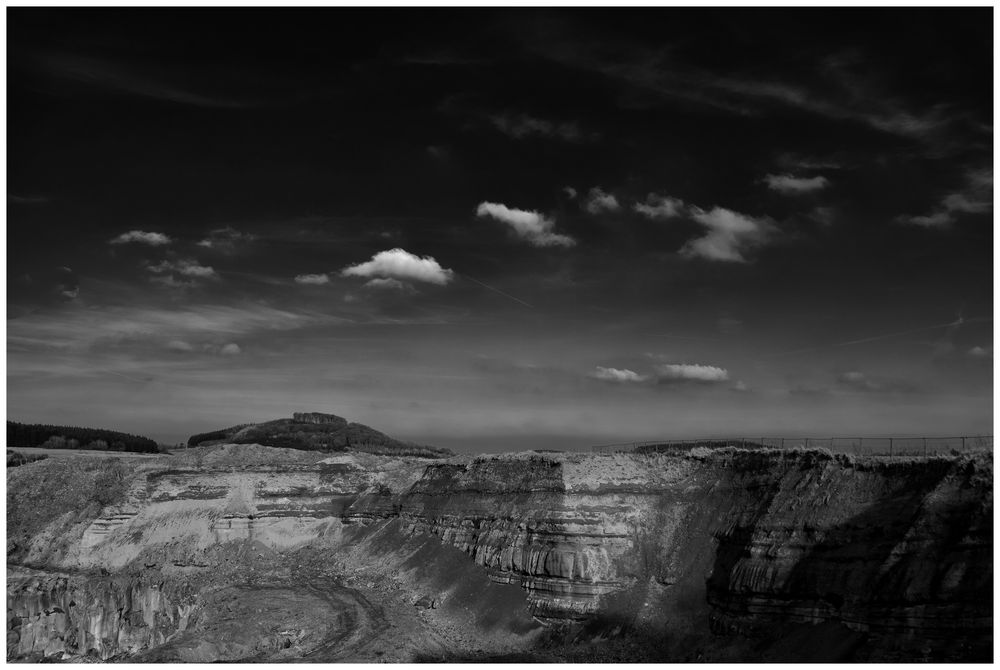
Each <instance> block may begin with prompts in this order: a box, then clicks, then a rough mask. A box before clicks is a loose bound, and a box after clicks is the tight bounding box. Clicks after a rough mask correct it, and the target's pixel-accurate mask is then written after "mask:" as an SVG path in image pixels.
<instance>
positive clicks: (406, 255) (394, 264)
mask: <svg viewBox="0 0 1000 670" xmlns="http://www.w3.org/2000/svg"><path fill="white" fill-rule="evenodd" d="M340 274H341V276H343V277H381V278H389V279H402V280H412V281H420V282H426V283H429V284H437V285H439V286H443V285H445V284H447V283H448V282H450V281H451V279H452V276H453V274H454V273H453V272H452V271H451V270H448V269H446V268H443V267H441V264H440V263H438V262H437V261H436V260H434V258H432V257H431V256H424V257H423V258H421V257H420V256H416V255H414V254H411V253H410V252H408V251H406V250H404V249H400V248H399V247H397V248H395V249H389V250H388V251H380V252H378V253H377V254H375V255H374V256H372V258H371V260H370V261H366V262H364V263H358V264H357V265H350V266H348V267H346V268H344V269H343V270H341V271H340Z"/></svg>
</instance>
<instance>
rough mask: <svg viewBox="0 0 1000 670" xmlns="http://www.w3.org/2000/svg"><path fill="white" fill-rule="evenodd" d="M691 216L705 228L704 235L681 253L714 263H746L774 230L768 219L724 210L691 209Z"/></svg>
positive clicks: (717, 208)
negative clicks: (750, 252) (752, 251)
mask: <svg viewBox="0 0 1000 670" xmlns="http://www.w3.org/2000/svg"><path fill="white" fill-rule="evenodd" d="M691 212H692V214H691V216H692V218H693V219H694V220H695V221H697V222H698V223H700V224H702V225H703V226H705V228H706V229H707V232H706V233H705V235H704V236H702V237H699V238H697V239H694V240H691V241H689V242H688V243H687V244H685V245H684V247H683V248H681V254H682V255H684V256H689V257H693V258H694V257H697V258H705V259H708V260H713V261H729V262H734V263H745V262H746V261H747V256H746V255H747V253H748V252H749V251H750V250H752V249H754V248H756V247H758V246H760V245H761V244H763V242H764V241H765V240H766V239H767V237H768V236H769V235H770V233H771V231H772V230H773V228H774V225H773V222H772V221H771V220H770V219H769V218H766V217H764V218H755V217H752V216H748V215H746V214H740V213H739V212H734V211H732V210H728V209H725V208H723V207H715V208H713V209H712V210H711V211H707V212H706V211H705V210H702V209H700V208H698V207H692V208H691Z"/></svg>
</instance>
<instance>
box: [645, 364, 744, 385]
mask: <svg viewBox="0 0 1000 670" xmlns="http://www.w3.org/2000/svg"><path fill="white" fill-rule="evenodd" d="M656 376H657V380H658V381H659V382H660V383H671V382H702V383H707V384H715V383H720V382H725V381H728V380H729V371H728V370H726V369H725V368H719V367H716V366H714V365H699V364H691V363H667V364H663V365H657V366H656Z"/></svg>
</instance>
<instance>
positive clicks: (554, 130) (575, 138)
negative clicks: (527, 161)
mask: <svg viewBox="0 0 1000 670" xmlns="http://www.w3.org/2000/svg"><path fill="white" fill-rule="evenodd" d="M488 118H489V120H490V123H492V124H493V127H494V128H496V129H497V130H499V131H500V132H501V133H503V134H504V135H507V136H508V137H512V138H514V139H516V140H523V139H525V138H528V137H544V138H547V139H556V140H562V141H564V142H582V141H584V140H586V139H588V137H587V135H586V134H585V133H584V132H583V131H582V130H580V126H579V125H578V124H577V123H576V122H567V123H558V122H554V121H547V120H545V119H539V118H537V117H534V116H529V115H527V114H517V115H510V114H493V115H490V116H489V117H488Z"/></svg>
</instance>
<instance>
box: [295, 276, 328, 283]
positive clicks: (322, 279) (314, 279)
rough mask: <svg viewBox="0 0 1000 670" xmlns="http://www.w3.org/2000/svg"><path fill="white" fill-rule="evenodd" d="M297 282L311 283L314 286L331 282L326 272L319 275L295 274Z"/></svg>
mask: <svg viewBox="0 0 1000 670" xmlns="http://www.w3.org/2000/svg"><path fill="white" fill-rule="evenodd" d="M295 283H296V284H311V285H313V286H321V285H323V284H329V283H330V276H329V275H325V274H317V275H295Z"/></svg>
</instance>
